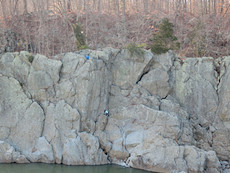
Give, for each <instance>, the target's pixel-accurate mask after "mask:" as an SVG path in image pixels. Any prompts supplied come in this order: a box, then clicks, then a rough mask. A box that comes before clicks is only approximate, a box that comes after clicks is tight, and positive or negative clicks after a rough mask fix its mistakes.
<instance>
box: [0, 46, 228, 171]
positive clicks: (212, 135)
mask: <svg viewBox="0 0 230 173" xmlns="http://www.w3.org/2000/svg"><path fill="white" fill-rule="evenodd" d="M86 55H89V57H90V59H89V60H87V59H86V58H85V56H86ZM31 58H32V56H31V55H30V54H29V53H28V52H20V53H5V54H1V55H0V163H11V162H17V163H29V162H45V163H58V164H60V163H63V164H67V165H98V164H107V163H116V164H121V165H125V166H131V167H134V168H140V169H145V170H149V171H156V172H180V171H184V172H191V173H192V172H221V165H220V162H219V161H220V160H222V161H223V160H226V161H228V160H229V159H230V142H229V140H230V137H229V128H230V112H229V111H230V107H229V104H230V88H229V87H228V86H229V84H230V78H229V75H230V67H229V64H230V57H224V58H219V59H213V58H210V57H209V58H208V57H204V58H186V59H180V58H178V57H177V56H176V55H175V54H173V53H172V52H168V53H166V54H163V55H159V56H156V55H153V54H152V53H151V52H149V51H145V55H144V56H143V57H139V56H136V55H134V56H131V55H130V53H129V51H128V50H118V49H112V48H105V49H103V50H101V51H99V50H98V51H91V50H84V51H80V52H75V53H66V54H62V55H58V56H56V57H53V59H48V58H47V57H45V56H43V55H36V56H35V57H34V59H33V61H29V59H31ZM31 62H32V63H31ZM105 109H108V110H109V112H110V116H109V117H108V116H105V115H104V114H103V112H104V110H105Z"/></svg>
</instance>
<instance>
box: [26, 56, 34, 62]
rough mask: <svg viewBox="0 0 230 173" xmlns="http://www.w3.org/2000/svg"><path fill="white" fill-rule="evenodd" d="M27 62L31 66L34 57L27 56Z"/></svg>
mask: <svg viewBox="0 0 230 173" xmlns="http://www.w3.org/2000/svg"><path fill="white" fill-rule="evenodd" d="M27 58H28V61H29V62H30V63H31V64H32V62H33V60H34V56H33V55H32V54H29V55H27Z"/></svg>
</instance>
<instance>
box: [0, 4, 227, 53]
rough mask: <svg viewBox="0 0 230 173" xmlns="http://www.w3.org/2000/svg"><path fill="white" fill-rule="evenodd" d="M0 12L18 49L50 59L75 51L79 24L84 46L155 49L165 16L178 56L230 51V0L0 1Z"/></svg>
mask: <svg viewBox="0 0 230 173" xmlns="http://www.w3.org/2000/svg"><path fill="white" fill-rule="evenodd" d="M0 8H1V10H0V17H1V18H0V26H1V27H2V28H8V29H10V30H12V31H13V32H15V33H16V34H17V48H16V50H15V51H19V50H22V49H23V50H24V49H25V50H29V51H31V52H33V53H41V54H45V55H47V56H50V57H51V56H53V55H55V54H59V53H63V52H68V51H75V50H76V49H79V47H77V46H76V41H77V40H76V32H74V30H76V24H77V25H80V26H81V28H82V30H81V33H82V34H83V35H84V37H85V43H84V46H83V47H82V48H85V47H89V48H92V49H98V48H102V47H106V46H110V47H115V48H124V47H127V46H128V45H130V44H136V45H146V46H145V47H146V48H151V45H152V44H155V43H156V39H158V41H159V40H161V37H160V36H159V35H162V33H161V34H159V32H160V28H159V27H160V23H161V22H162V21H163V19H165V18H167V19H169V23H171V24H172V26H173V27H172V28H173V30H174V33H173V35H175V37H174V38H171V39H172V40H174V41H176V44H175V45H167V46H169V47H170V46H172V47H171V48H175V51H176V52H177V53H178V54H179V56H194V57H198V56H213V57H219V56H224V55H229V50H230V27H229V26H230V15H229V13H230V10H229V8H230V2H229V1H228V0H135V1H134V0H31V1H28V0H0ZM159 21H160V22H159ZM74 26H75V29H74ZM156 35H157V37H158V38H156V37H154V36H156ZM176 38H177V40H175V39H176ZM154 42H155V43H154ZM161 44H163V42H162V43H161ZM179 45H180V47H179ZM158 46H159V45H158Z"/></svg>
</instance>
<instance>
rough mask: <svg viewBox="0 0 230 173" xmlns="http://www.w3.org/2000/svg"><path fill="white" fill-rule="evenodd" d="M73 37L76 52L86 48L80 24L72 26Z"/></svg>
mask: <svg viewBox="0 0 230 173" xmlns="http://www.w3.org/2000/svg"><path fill="white" fill-rule="evenodd" d="M73 31H74V36H75V40H76V47H77V50H82V49H87V48H88V46H87V45H86V39H85V35H84V32H83V30H82V27H81V25H80V24H77V23H76V24H74V25H73Z"/></svg>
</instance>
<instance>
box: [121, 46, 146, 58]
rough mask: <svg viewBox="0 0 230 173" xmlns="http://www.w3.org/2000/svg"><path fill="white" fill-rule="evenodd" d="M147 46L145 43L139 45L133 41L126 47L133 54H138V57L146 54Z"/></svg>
mask: <svg viewBox="0 0 230 173" xmlns="http://www.w3.org/2000/svg"><path fill="white" fill-rule="evenodd" d="M145 47H146V45H145V44H140V45H137V44H135V43H131V44H129V45H128V46H126V47H125V48H126V49H128V50H129V52H130V54H131V56H133V55H137V56H138V57H141V56H143V55H144V54H145V51H144V50H143V48H145Z"/></svg>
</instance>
